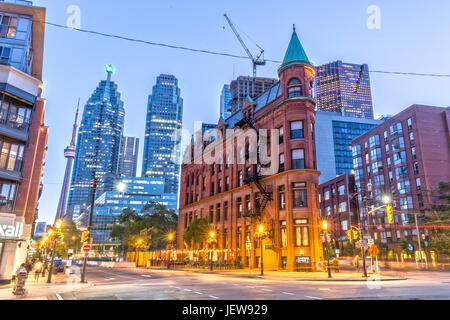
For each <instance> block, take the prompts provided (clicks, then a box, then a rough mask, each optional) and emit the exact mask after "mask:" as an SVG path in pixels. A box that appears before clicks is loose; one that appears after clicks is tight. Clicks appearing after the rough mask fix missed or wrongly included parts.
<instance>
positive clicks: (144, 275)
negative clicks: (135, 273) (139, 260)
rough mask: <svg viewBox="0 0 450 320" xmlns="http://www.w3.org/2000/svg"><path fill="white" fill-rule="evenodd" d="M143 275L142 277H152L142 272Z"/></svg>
mask: <svg viewBox="0 0 450 320" xmlns="http://www.w3.org/2000/svg"><path fill="white" fill-rule="evenodd" d="M141 276H142V277H146V278H151V277H152V276H151V275H148V274H141Z"/></svg>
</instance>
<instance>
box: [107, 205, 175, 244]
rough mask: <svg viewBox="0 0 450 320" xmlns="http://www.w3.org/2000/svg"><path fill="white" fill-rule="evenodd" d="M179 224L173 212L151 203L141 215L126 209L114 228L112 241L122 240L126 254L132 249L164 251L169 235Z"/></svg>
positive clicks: (144, 208) (143, 209)
mask: <svg viewBox="0 0 450 320" xmlns="http://www.w3.org/2000/svg"><path fill="white" fill-rule="evenodd" d="M177 223H178V217H177V215H176V214H175V212H174V211H173V210H167V208H166V207H165V206H163V205H160V204H158V203H156V202H152V201H150V202H149V203H148V204H146V205H145V206H144V207H143V208H142V210H141V212H140V213H139V214H138V213H136V212H135V211H132V210H130V209H129V208H125V209H124V210H123V213H122V214H121V215H120V216H119V224H117V225H115V226H113V229H112V231H111V239H114V240H116V239H118V240H120V241H121V247H122V250H123V251H124V252H126V251H128V250H129V249H131V248H133V249H136V248H150V249H154V250H158V249H163V248H165V247H166V245H167V235H168V234H169V233H171V232H175V230H176V229H177ZM139 240H141V243H139Z"/></svg>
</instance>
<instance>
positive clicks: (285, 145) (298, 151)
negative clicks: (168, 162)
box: [177, 30, 323, 270]
mask: <svg viewBox="0 0 450 320" xmlns="http://www.w3.org/2000/svg"><path fill="white" fill-rule="evenodd" d="M314 72H315V71H314V68H313V66H312V64H311V63H310V62H309V60H308V58H307V56H306V53H305V51H304V50H303V47H302V45H301V44H300V41H299V39H298V36H297V34H296V32H295V30H294V32H293V34H292V38H291V41H290V43H289V47H288V50H287V52H286V55H285V58H284V60H283V63H282V65H281V66H280V67H279V69H278V74H279V78H280V79H279V81H278V82H276V83H275V84H274V85H273V86H272V87H271V88H269V90H266V91H265V92H264V93H263V94H262V95H260V96H259V97H257V98H256V99H251V98H250V97H248V98H247V100H246V102H245V105H244V107H243V109H242V111H238V112H235V113H234V114H233V115H232V116H231V117H229V118H228V119H226V120H225V121H224V119H220V120H219V123H218V131H219V132H221V133H222V134H223V135H225V134H226V136H227V138H228V139H231V141H235V140H239V139H244V137H245V136H246V135H247V134H250V135H251V134H252V133H254V130H253V129H252V127H254V128H256V129H274V131H275V132H278V133H281V137H278V135H277V134H275V135H273V136H271V140H270V141H271V142H270V143H271V145H278V143H280V146H279V149H277V148H275V149H274V150H278V151H270V152H271V155H270V159H271V164H273V166H271V170H272V171H271V172H266V171H265V172H262V171H260V170H261V169H262V165H263V164H262V162H261V161H259V163H254V162H252V161H251V160H250V159H251V157H250V156H248V157H247V155H249V154H250V153H252V151H250V149H252V150H256V149H257V148H256V146H255V145H253V144H252V146H250V144H248V145H246V146H245V152H244V145H242V146H237V145H236V144H234V146H233V148H230V149H229V150H228V151H227V146H226V142H224V141H221V140H220V139H216V140H214V141H212V142H211V143H210V144H209V145H208V146H207V147H208V148H215V147H219V148H220V146H223V154H221V153H217V154H215V156H214V159H219V160H217V162H213V163H212V164H209V163H206V162H204V161H202V160H201V156H202V154H201V153H200V154H198V153H197V152H195V151H196V147H195V146H194V145H192V146H191V158H192V159H193V162H191V163H185V164H183V165H182V174H181V176H182V177H181V190H180V210H179V220H178V232H177V236H178V239H177V246H178V249H180V250H182V249H186V248H185V247H184V241H183V232H184V230H185V229H186V228H187V227H188V225H189V224H190V223H191V222H192V221H193V220H194V219H198V218H207V219H208V220H209V221H210V223H211V225H212V226H213V228H214V229H215V230H216V231H217V236H216V240H217V244H216V245H214V246H215V248H214V249H215V250H217V251H216V254H217V256H218V259H219V260H220V261H224V260H227V261H234V262H241V263H242V265H243V266H246V267H248V266H251V267H253V268H254V267H257V266H258V265H259V263H260V258H261V257H260V252H261V249H260V248H261V247H260V245H261V243H260V241H259V240H257V239H256V238H255V237H256V232H257V230H258V228H259V224H262V225H263V226H264V228H265V230H268V231H269V236H268V237H267V238H266V239H265V240H264V241H263V245H264V246H265V250H264V265H265V266H266V267H267V268H269V269H273V268H276V269H278V268H279V269H288V270H305V269H309V270H311V269H312V270H318V269H320V266H319V265H320V263H321V262H322V261H323V254H322V243H321V241H320V232H321V230H320V225H321V224H320V214H319V205H318V199H317V195H318V180H319V174H320V172H319V171H318V170H317V164H316V152H315V141H314V137H315V130H314V123H315V100H314V99H313V79H314ZM231 129H243V133H239V132H238V131H236V132H235V133H232V132H231V133H227V131H228V130H231ZM276 129H278V130H276ZM229 134H231V136H230V135H229ZM197 141H199V140H197ZM222 144H223V145H222ZM202 149H203V148H202ZM205 150H206V149H203V151H204V152H207V151H205ZM207 150H209V149H207ZM231 150H233V152H232V154H233V155H232V156H231V153H230V152H229V151H231ZM215 152H217V151H215ZM207 154H208V152H207ZM244 154H245V156H244ZM216 157H218V158H216ZM220 158H222V159H226V161H220ZM260 159H261V158H260ZM199 160H200V161H199ZM198 161H199V162H198ZM224 162H225V163H224ZM255 162H256V161H255ZM278 164H279V166H278ZM278 169H279V170H278ZM202 248H203V249H206V248H207V243H206V241H205V242H204V243H203V244H202V245H201V246H199V247H194V248H192V246H191V248H190V249H202ZM214 256H216V255H214ZM200 259H204V260H207V259H208V258H207V256H206V255H203V256H200Z"/></svg>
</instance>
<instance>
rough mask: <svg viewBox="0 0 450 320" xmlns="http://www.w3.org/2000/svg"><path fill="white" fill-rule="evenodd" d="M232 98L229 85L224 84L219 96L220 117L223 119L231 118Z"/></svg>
mask: <svg viewBox="0 0 450 320" xmlns="http://www.w3.org/2000/svg"><path fill="white" fill-rule="evenodd" d="M232 100H233V97H232V95H231V90H230V85H229V84H226V85H224V86H223V88H222V92H221V94H220V116H221V117H223V118H224V119H226V118H228V117H229V116H231V102H232Z"/></svg>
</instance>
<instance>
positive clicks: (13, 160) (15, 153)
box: [0, 139, 25, 171]
mask: <svg viewBox="0 0 450 320" xmlns="http://www.w3.org/2000/svg"><path fill="white" fill-rule="evenodd" d="M0 146H1V147H0V148H1V155H0V169H4V170H9V171H20V170H22V163H23V152H24V149H25V146H24V145H21V144H16V143H10V142H7V141H4V140H1V139H0Z"/></svg>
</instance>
